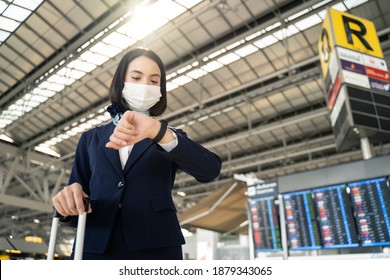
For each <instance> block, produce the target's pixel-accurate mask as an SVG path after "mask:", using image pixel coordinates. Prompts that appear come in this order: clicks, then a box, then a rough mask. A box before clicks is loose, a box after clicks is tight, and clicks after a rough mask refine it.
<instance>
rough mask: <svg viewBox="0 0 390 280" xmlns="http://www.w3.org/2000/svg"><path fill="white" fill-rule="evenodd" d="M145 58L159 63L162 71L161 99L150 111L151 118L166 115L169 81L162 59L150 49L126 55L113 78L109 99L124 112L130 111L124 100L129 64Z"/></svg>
mask: <svg viewBox="0 0 390 280" xmlns="http://www.w3.org/2000/svg"><path fill="white" fill-rule="evenodd" d="M140 56H145V57H148V58H150V59H151V60H153V61H154V62H156V63H157V65H158V67H159V68H160V71H161V80H160V90H161V98H160V100H159V101H158V102H157V103H156V104H155V105H154V106H153V107H152V108H150V110H149V113H150V115H151V116H160V115H161V114H162V113H164V111H165V109H166V108H167V79H166V76H165V67H164V64H163V62H162V61H161V59H160V57H159V56H158V55H157V54H156V53H155V52H153V51H151V50H148V49H142V48H136V49H133V50H131V51H129V52H128V53H127V54H125V55H124V56H123V57H122V59H121V61H120V62H119V65H118V67H117V69H116V71H115V74H114V77H113V78H112V82H111V86H110V91H109V97H110V101H111V103H114V104H116V105H119V107H121V109H122V110H123V111H125V110H129V109H130V108H129V106H128V105H127V103H126V101H124V100H123V98H122V90H123V85H124V84H123V82H124V79H125V75H126V72H127V68H128V66H129V64H130V63H131V62H132V61H133V60H134V59H136V58H137V57H140Z"/></svg>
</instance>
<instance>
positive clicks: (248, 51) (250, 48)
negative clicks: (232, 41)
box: [234, 44, 259, 57]
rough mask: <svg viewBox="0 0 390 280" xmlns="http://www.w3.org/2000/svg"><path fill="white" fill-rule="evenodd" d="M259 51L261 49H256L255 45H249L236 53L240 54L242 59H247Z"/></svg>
mask: <svg viewBox="0 0 390 280" xmlns="http://www.w3.org/2000/svg"><path fill="white" fill-rule="evenodd" d="M258 50H259V49H258V48H256V47H255V46H254V45H252V44H249V45H247V46H245V47H242V48H240V49H238V50H236V51H235V52H234V53H235V54H238V55H239V56H241V57H245V56H248V55H250V54H252V53H254V52H257V51H258Z"/></svg>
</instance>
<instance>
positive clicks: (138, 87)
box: [122, 83, 161, 112]
mask: <svg viewBox="0 0 390 280" xmlns="http://www.w3.org/2000/svg"><path fill="white" fill-rule="evenodd" d="M122 97H123V98H124V99H125V100H126V102H127V103H128V104H129V106H130V109H131V110H133V111H139V112H146V111H148V110H149V109H150V108H151V107H153V106H154V105H155V104H156V103H157V102H158V101H159V100H160V97H161V92H160V87H159V86H150V85H144V84H135V83H125V86H124V87H123V90H122Z"/></svg>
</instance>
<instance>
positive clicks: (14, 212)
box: [0, 0, 390, 239]
mask: <svg viewBox="0 0 390 280" xmlns="http://www.w3.org/2000/svg"><path fill="white" fill-rule="evenodd" d="M330 6H332V7H334V8H335V9H338V10H340V11H345V12H348V13H351V14H353V15H356V16H359V17H362V18H365V19H368V20H371V21H373V22H374V23H375V27H376V30H377V33H378V37H379V40H380V43H381V47H382V50H383V53H384V56H385V59H386V61H387V65H390V2H389V1H388V0H345V1H320V0H312V1H310V0H297V1H290V0H264V1H263V0H219V1H218V0H214V1H211V0H204V1H202V0H174V1H170V0H155V1H141V0H139V1H133V0H131V1H130V0H129V1H125V0H122V1H120V0H93V1H92V0H72V1H60V0H46V1H45V0H43V1H42V0H13V1H12V0H8V1H0V69H1V71H0V139H1V140H0V236H10V235H13V236H15V237H23V236H25V235H39V236H42V237H43V238H44V239H48V234H49V230H50V225H51V224H50V223H51V215H50V214H49V212H50V209H51V206H50V197H51V196H52V194H54V193H56V192H57V191H58V190H59V189H61V188H62V187H63V186H65V185H66V183H67V180H68V177H69V172H70V168H71V166H72V162H73V156H74V151H75V148H76V145H77V142H78V139H79V137H80V135H81V134H82V133H83V132H84V131H86V130H88V129H90V128H92V127H94V126H97V125H100V124H103V123H106V122H108V121H110V117H109V115H108V113H107V112H106V110H105V108H106V107H107V105H108V104H109V103H108V88H109V85H110V82H111V78H112V76H113V74H114V71H115V68H116V66H117V64H118V62H119V60H120V58H121V57H122V56H123V54H124V53H126V52H127V51H128V50H130V49H132V48H134V47H138V46H142V47H147V48H149V49H152V50H154V51H155V52H157V53H158V54H159V55H160V56H161V57H162V59H163V61H164V63H165V65H166V69H167V88H168V91H169V92H168V108H167V111H166V113H165V114H164V116H163V117H164V118H165V119H167V120H168V121H169V124H170V125H171V126H174V127H179V128H182V129H183V130H184V131H186V132H187V133H188V135H189V136H190V137H191V138H193V139H194V140H196V141H198V142H200V143H201V144H202V145H204V146H206V147H207V148H209V149H211V150H212V151H214V152H216V153H217V154H219V155H220V156H221V158H222V160H223V166H222V172H221V175H220V176H219V178H218V179H217V180H215V181H213V182H211V183H207V184H200V183H198V182H196V181H195V180H194V179H192V178H191V177H189V176H188V175H186V174H184V173H179V174H178V175H177V178H176V183H175V186H174V189H173V196H174V201H175V203H176V206H177V209H178V211H179V213H183V212H185V211H186V210H187V209H189V208H191V207H192V206H194V205H196V203H197V202H198V201H199V200H200V199H201V198H203V197H205V196H207V195H208V194H210V193H211V192H213V191H215V190H217V189H219V188H220V187H222V186H224V185H225V184H226V183H228V182H230V181H231V180H232V178H233V175H234V174H235V173H239V174H244V173H249V172H254V173H256V175H257V177H258V178H261V179H273V178H276V177H277V176H281V175H286V174H292V173H296V172H300V171H306V170H311V169H316V168H321V167H326V166H333V165H337V164H340V163H346V162H350V161H355V160H360V159H362V152H361V150H360V147H359V146H356V147H353V148H351V149H350V150H347V151H344V152H338V151H337V149H336V144H335V138H334V136H333V131H332V127H331V123H330V120H329V113H328V109H327V107H326V101H325V97H324V90H323V81H322V77H321V72H320V63H319V56H318V50H317V43H318V39H319V34H320V32H321V25H322V21H323V18H324V15H325V9H326V7H330ZM370 140H371V144H372V145H373V151H374V156H381V155H386V154H389V152H390V142H379V141H376V140H375V139H370ZM71 235H73V231H70V230H69V231H66V230H65V229H64V231H63V236H62V238H64V239H66V238H70V236H71Z"/></svg>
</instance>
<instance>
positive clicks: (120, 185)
mask: <svg viewBox="0 0 390 280" xmlns="http://www.w3.org/2000/svg"><path fill="white" fill-rule="evenodd" d="M124 186H125V183H123V182H122V181H121V182H119V183H118V189H121V188H123V187H124Z"/></svg>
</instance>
